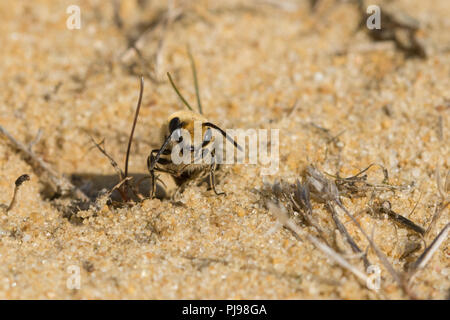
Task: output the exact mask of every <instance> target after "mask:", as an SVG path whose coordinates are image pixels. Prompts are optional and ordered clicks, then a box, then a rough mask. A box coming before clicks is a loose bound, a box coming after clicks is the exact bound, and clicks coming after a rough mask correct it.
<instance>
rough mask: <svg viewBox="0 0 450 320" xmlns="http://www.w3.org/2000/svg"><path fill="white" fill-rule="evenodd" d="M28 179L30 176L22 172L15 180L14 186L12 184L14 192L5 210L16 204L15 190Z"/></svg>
mask: <svg viewBox="0 0 450 320" xmlns="http://www.w3.org/2000/svg"><path fill="white" fill-rule="evenodd" d="M29 180H30V176H29V175H27V174H23V175H21V176H20V177H18V178H17V180H16V182H15V186H14V193H13V196H12V199H11V202H10V204H9V206H8V208H6V212H8V211H10V210H11V209H12V208H13V207H14V205H15V204H16V196H17V192H18V191H19V188H20V186H21V185H22V184H23V183H24V182H25V181H29Z"/></svg>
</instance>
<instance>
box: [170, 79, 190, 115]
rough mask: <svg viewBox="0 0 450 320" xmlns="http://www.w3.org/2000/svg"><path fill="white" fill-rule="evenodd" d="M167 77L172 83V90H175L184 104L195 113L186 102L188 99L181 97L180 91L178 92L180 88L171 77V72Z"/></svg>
mask: <svg viewBox="0 0 450 320" xmlns="http://www.w3.org/2000/svg"><path fill="white" fill-rule="evenodd" d="M167 77H168V78H169V81H170V84H171V85H172V88H173V89H174V90H175V92H176V93H177V95H178V97H179V98H180V99H181V101H183V103H184V104H185V105H186V107H188V109H189V110H191V111H193V112H194V110H193V109H192V107H191V106H190V105H189V103H188V102H187V101H186V99H185V98H184V97H183V96H182V95H181V93H180V91H178V88H177V86H176V85H175V83H174V82H173V80H172V77H171V76H170V73H169V72H167Z"/></svg>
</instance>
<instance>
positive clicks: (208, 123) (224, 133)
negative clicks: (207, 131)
mask: <svg viewBox="0 0 450 320" xmlns="http://www.w3.org/2000/svg"><path fill="white" fill-rule="evenodd" d="M203 126H205V127H211V128H213V129H216V130H217V131H219V132H220V133H221V134H222V135H223V136H224V137H225V138H227V140H228V141H230V142H231V143H232V144H233V145H234V146H235V147H236V148H238V149H239V150H240V151H243V149H242V147H241V146H240V145H238V143H237V142H236V141H235V140H234V139H233V138H231V137H230V136H229V135H228V134H227V133H226V132H225V131H224V130H222V129H221V128H219V127H218V126H216V125H215V124H214V123H211V122H205V123H203Z"/></svg>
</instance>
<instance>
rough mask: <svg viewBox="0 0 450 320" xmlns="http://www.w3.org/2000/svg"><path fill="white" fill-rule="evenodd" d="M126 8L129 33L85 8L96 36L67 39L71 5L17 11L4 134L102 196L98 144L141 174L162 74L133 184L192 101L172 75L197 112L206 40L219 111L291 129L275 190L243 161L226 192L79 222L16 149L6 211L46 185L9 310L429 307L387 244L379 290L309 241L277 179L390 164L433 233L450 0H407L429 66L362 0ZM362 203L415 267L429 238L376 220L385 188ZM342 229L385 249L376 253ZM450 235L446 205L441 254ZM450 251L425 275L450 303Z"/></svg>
mask: <svg viewBox="0 0 450 320" xmlns="http://www.w3.org/2000/svg"><path fill="white" fill-rule="evenodd" d="M122 2H123V3H122V5H121V7H120V9H119V10H118V13H119V16H120V21H118V19H117V18H115V14H114V6H113V5H112V4H110V3H107V2H104V1H94V0H92V1H77V2H76V4H77V5H79V7H80V9H81V29H74V30H70V29H68V28H67V26H66V20H67V18H68V17H69V14H67V13H66V8H67V7H68V6H69V5H71V4H73V3H72V1H43V0H42V1H33V2H29V1H13V2H8V1H1V2H0V43H1V47H2V50H0V61H1V72H0V88H1V89H0V125H1V126H2V127H4V128H5V129H6V130H8V132H10V133H11V134H12V135H13V136H14V137H15V138H16V139H17V140H18V141H21V142H23V143H24V144H26V145H29V144H32V150H33V152H34V153H35V154H36V155H37V156H38V157H40V158H41V159H42V160H43V161H45V162H46V163H48V164H49V165H50V166H51V167H52V168H53V169H54V170H55V171H57V172H59V173H61V174H63V175H64V176H66V177H67V178H68V179H72V181H73V182H74V183H75V184H77V185H78V186H81V188H82V189H83V190H84V191H86V192H87V193H88V194H90V195H91V196H92V195H95V191H96V190H97V191H98V190H99V189H100V188H110V187H111V186H112V185H114V183H115V182H117V180H115V179H117V178H116V173H115V171H114V169H113V168H112V167H111V165H110V162H109V160H108V159H107V158H106V157H104V156H103V155H102V154H101V153H100V152H99V151H98V150H96V149H95V147H93V144H92V141H91V140H90V138H89V136H92V137H93V138H94V139H95V140H96V141H101V140H102V139H104V141H105V147H106V150H107V152H108V153H109V154H110V155H111V156H112V157H113V158H114V159H115V160H116V161H117V162H118V163H119V165H120V166H121V167H123V162H124V158H125V152H126V145H127V140H128V135H129V131H130V129H131V123H132V119H133V114H134V109H135V105H136V101H137V98H138V94H139V77H138V75H139V74H141V73H143V74H144V75H145V91H144V96H143V104H142V110H141V114H140V117H139V121H138V125H137V128H136V132H135V139H134V141H133V147H132V153H131V159H130V171H131V172H132V174H135V175H141V176H144V175H146V174H147V173H148V171H147V167H146V159H147V156H148V154H149V152H150V150H151V149H154V148H158V147H159V145H158V143H159V138H158V137H159V128H160V126H161V125H162V124H163V122H164V121H165V120H166V119H167V117H168V116H169V115H170V114H171V113H172V112H175V111H178V110H181V109H183V108H184V107H183V106H182V104H181V103H180V101H179V100H178V98H177V96H176V94H175V93H174V92H173V89H172V88H171V87H170V85H169V83H168V81H167V80H166V77H165V73H166V72H167V71H170V72H171V73H172V75H173V76H174V79H175V80H176V82H177V85H178V87H179V88H180V90H181V91H182V92H183V94H184V95H185V96H186V99H187V100H188V101H191V103H192V104H195V103H194V102H195V91H194V85H193V80H192V73H191V67H190V62H189V58H188V55H187V49H186V46H187V45H189V46H190V48H191V51H192V54H193V56H194V58H195V61H196V66H197V72H198V79H199V83H200V90H201V97H202V102H203V109H204V114H205V116H206V117H207V118H208V119H210V120H211V122H214V123H217V124H219V125H220V126H221V127H223V128H243V129H280V133H279V137H280V149H279V150H280V163H279V170H278V172H277V173H276V174H274V175H270V176H265V177H263V176H261V174H260V171H261V165H252V164H246V165H227V166H225V167H224V168H222V169H221V173H220V174H219V176H218V186H217V187H218V189H220V190H223V191H225V192H226V193H227V194H226V196H215V195H214V193H213V192H212V191H211V190H208V188H207V185H205V184H203V185H191V186H189V187H188V188H186V190H185V191H184V192H183V193H182V194H181V199H180V201H179V202H174V201H170V200H167V199H162V200H160V199H145V200H143V201H141V202H139V203H134V204H132V205H130V206H125V207H122V208H120V207H114V206H108V205H106V202H105V201H103V202H98V206H97V208H94V207H91V208H90V209H86V208H82V209H84V210H81V211H78V212H75V213H73V211H69V212H72V213H70V214H67V210H65V209H64V208H63V206H64V205H66V204H67V201H69V200H70V199H69V200H67V199H66V200H60V199H56V200H55V199H52V192H51V189H50V188H49V187H48V186H47V185H46V181H47V180H48V179H46V177H45V175H43V174H42V172H39V171H36V170H34V169H33V168H32V166H30V165H29V161H27V159H26V158H25V157H23V156H22V155H21V154H20V153H18V152H17V150H15V149H14V148H12V146H11V144H10V143H9V142H8V140H7V139H6V138H1V141H0V166H1V172H0V177H1V178H0V188H1V189H0V190H1V192H0V203H1V204H3V205H4V206H7V205H8V204H9V202H10V200H11V197H12V194H13V189H14V181H15V180H16V178H17V177H19V176H20V175H21V174H24V173H27V174H29V175H30V178H31V179H30V181H28V182H25V183H24V184H23V186H22V187H21V188H20V190H19V191H18V194H17V203H16V205H15V206H14V207H13V208H12V209H11V210H10V211H8V212H6V210H5V208H3V207H2V211H1V213H0V262H1V263H0V298H1V299H30V298H31V299H408V298H410V297H409V296H408V295H406V294H405V292H404V291H403V290H402V289H401V288H400V287H399V286H398V285H397V283H396V282H395V281H394V280H393V278H392V276H391V275H390V274H389V273H388V272H387V271H386V269H385V268H384V267H382V265H381V263H379V261H378V260H377V257H376V255H375V254H374V252H373V250H369V251H368V252H369V258H370V259H371V261H373V262H374V263H376V264H377V265H379V267H380V268H381V269H380V270H381V289H380V290H379V291H375V290H371V289H368V288H367V286H366V285H365V284H364V283H362V282H361V281H360V280H358V279H357V278H356V277H355V276H354V275H352V274H351V273H350V272H349V271H347V270H345V269H343V268H342V267H340V266H338V265H336V264H335V263H334V262H333V261H332V260H331V259H330V258H329V257H327V256H326V255H324V254H323V253H322V252H321V251H319V250H317V248H316V247H315V246H314V245H313V244H312V243H311V242H309V241H308V240H307V239H304V238H302V239H297V238H296V237H295V236H294V235H293V234H292V233H291V232H290V231H289V230H287V229H285V228H276V226H277V220H276V218H275V217H274V216H273V215H272V214H271V213H270V212H269V211H268V209H267V200H268V196H267V192H266V191H267V190H266V189H265V188H266V187H265V185H264V183H266V184H269V183H273V182H274V181H277V180H281V179H282V180H283V181H286V182H287V183H294V182H295V180H296V179H298V178H300V177H301V175H302V172H303V171H304V169H305V168H306V166H307V165H308V164H312V165H314V166H316V167H317V168H320V170H322V171H324V172H329V173H333V174H334V173H336V172H337V170H338V169H339V173H340V175H341V176H344V177H345V176H350V175H353V174H356V173H357V172H358V171H359V170H361V169H364V168H365V167H367V166H369V165H370V164H371V163H377V164H381V165H383V166H384V167H385V168H386V169H387V170H388V171H389V182H390V183H391V184H393V185H409V186H411V187H410V188H408V189H407V190H405V191H402V192H395V193H392V192H385V193H383V194H382V196H383V197H384V198H385V199H386V200H389V201H390V202H391V204H392V208H393V210H395V212H397V213H399V214H402V215H404V216H405V217H408V218H409V219H410V220H412V221H414V222H415V223H417V224H418V225H421V226H423V227H424V228H427V227H428V226H429V224H430V222H431V219H432V217H433V214H434V210H435V207H436V205H438V204H439V203H440V202H441V201H442V197H441V196H440V194H439V190H438V187H437V183H436V171H437V169H438V168H439V172H440V176H441V180H442V181H445V177H446V175H447V173H448V172H449V168H450V157H449V144H448V139H449V133H448V126H449V119H450V118H449V112H450V33H449V32H448V30H450V20H449V17H450V2H449V1H446V0H435V1H432V2H431V1H419V0H414V1H412V0H409V1H406V0H403V1H395V3H394V4H395V8H396V10H401V11H404V12H406V13H407V14H409V15H411V16H413V17H415V18H416V19H417V20H418V21H420V24H421V29H420V31H418V34H417V37H418V38H419V39H420V41H422V42H423V45H424V47H425V48H426V50H427V58H426V59H421V58H414V57H413V58H407V57H406V56H405V55H404V53H403V52H401V51H400V50H398V49H397V48H395V46H394V45H393V43H392V41H387V42H374V41H373V39H371V38H370V37H369V36H368V34H367V32H366V30H364V28H363V29H360V28H358V24H359V21H360V20H359V19H360V18H359V13H358V11H357V9H356V6H354V5H353V4H351V3H347V2H338V1H328V0H323V1H320V2H319V4H318V6H317V7H316V9H315V11H314V12H312V11H311V9H310V7H309V4H308V2H307V1H298V2H294V1H291V2H287V1H282V2H281V3H283V4H284V5H281V6H280V5H274V4H268V2H261V1H260V2H258V1H195V2H189V1H174V2H173V3H172V7H171V10H170V14H171V15H172V16H173V17H174V19H172V20H173V21H171V23H169V24H168V25H167V27H166V29H164V26H163V24H162V23H159V24H158V21H160V20H158V19H162V18H161V16H164V14H165V12H166V10H167V4H166V3H165V2H163V1H148V4H147V5H145V3H146V1H139V2H140V3H144V5H142V6H140V5H139V4H138V1H122ZM381 4H382V5H383V3H381ZM382 8H383V7H382ZM158 17H159V18H158ZM152 21H153V22H155V23H154V27H153V28H151V29H149V30H150V31H148V32H147V34H146V35H144V36H142V37H141V38H139V39H140V40H139V41H138V43H139V49H140V53H141V56H142V58H139V57H138V56H137V55H136V54H135V53H134V52H132V51H131V53H130V50H128V51H127V48H128V45H129V43H130V39H131V40H133V39H137V38H138V37H139V35H140V34H142V32H143V30H146V28H148V27H149V26H151V23H152ZM161 39H163V40H161ZM124 53H126V54H125V56H124ZM150 77H151V78H153V80H151V79H150ZM294 106H296V107H295V108H293V107H294ZM319 128H325V129H326V130H328V131H325V130H323V129H319ZM336 136H338V137H337V138H336V139H334V140H333V139H331V140H330V137H336ZM368 177H369V180H371V181H381V180H382V178H383V175H382V173H381V171H380V170H379V169H377V168H371V169H370V170H369V171H368ZM444 192H447V193H446V194H447V197H448V192H449V190H444ZM447 199H448V198H447ZM343 201H344V203H345V205H346V206H347V208H348V209H349V210H350V211H351V212H353V213H355V214H356V215H357V219H358V221H359V223H361V225H362V226H363V228H365V230H367V231H368V232H369V233H372V232H373V239H374V241H375V242H376V243H377V244H378V245H379V247H380V249H381V250H382V251H383V252H384V254H385V255H386V256H387V258H388V260H389V261H390V262H391V263H392V265H393V266H394V268H395V269H396V270H398V271H399V272H404V271H405V269H406V268H407V265H408V263H410V262H411V261H414V260H415V259H417V257H418V256H419V255H420V254H421V253H422V252H423V249H424V246H423V241H422V240H421V239H420V237H418V236H417V235H416V234H415V233H414V232H412V231H411V230H409V229H406V228H404V227H400V226H398V225H396V224H395V223H393V221H392V220H390V219H389V218H387V217H385V216H382V217H373V216H371V215H369V214H367V213H361V212H362V211H363V209H364V208H366V207H367V206H368V204H369V201H370V194H369V195H367V196H366V197H361V198H355V199H344V200H343ZM447 201H448V200H447ZM61 203H63V204H62V205H61ZM414 208H415V209H414ZM413 209H414V210H413ZM313 210H314V215H315V217H316V218H317V219H318V220H319V221H320V225H321V226H322V227H323V228H324V229H326V230H327V234H328V236H329V237H330V239H334V243H335V244H333V246H334V248H335V250H338V251H339V252H341V253H342V254H343V255H344V256H346V257H349V261H351V262H352V263H354V264H355V265H356V266H357V267H358V268H360V269H361V270H362V271H364V267H363V265H362V264H361V262H360V259H358V258H357V257H352V254H353V253H352V252H351V250H350V249H349V248H348V246H346V245H345V244H342V243H343V241H342V239H341V237H340V236H339V235H338V233H337V231H336V226H335V225H334V224H333V221H332V219H331V216H330V213H329V212H328V211H327V210H326V208H325V206H324V205H323V204H321V203H319V202H313ZM342 220H343V221H344V222H345V223H346V224H345V225H346V227H347V228H348V230H349V232H350V233H351V234H352V235H353V236H354V237H355V241H356V242H357V243H358V244H359V245H360V246H361V247H362V248H364V249H366V247H367V246H368V242H367V240H366V239H364V237H362V236H361V234H360V233H359V232H358V231H357V229H356V227H355V226H354V225H353V224H352V223H351V222H350V221H349V219H348V218H346V217H344V216H343V217H342ZM448 222H449V214H448V208H447V209H446V210H444V211H443V213H442V215H441V217H440V219H439V220H438V221H437V223H436V225H435V227H434V228H433V230H432V231H431V233H430V234H429V235H428V236H427V237H426V238H425V242H426V243H427V244H430V242H431V240H432V239H433V238H434V237H435V236H436V235H437V234H438V232H439V231H440V230H441V229H442V228H443V227H444V226H445V225H446V224H447V223H448ZM300 226H301V227H302V228H303V229H304V230H306V232H308V233H310V234H313V235H316V234H317V233H316V231H315V230H314V228H312V227H309V226H306V225H305V224H302V223H300ZM418 245H420V247H419V249H418V250H416V251H415V252H412V253H410V254H405V253H407V252H408V251H411V250H410V248H411V247H415V246H418ZM448 248H449V241H448V239H446V240H445V241H444V242H443V244H442V245H441V246H440V247H439V249H438V250H437V251H436V253H435V254H434V255H433V257H432V259H431V260H430V261H429V262H428V264H427V266H426V268H425V269H424V270H421V271H420V272H418V273H417V275H416V277H415V278H414V279H413V280H412V282H411V291H412V292H414V293H415V295H416V296H417V297H418V298H421V299H444V298H446V297H448V295H449V287H450V281H449V277H450V266H449V250H448ZM77 275H79V277H78V278H77ZM74 277H75V278H74ZM78 280H79V281H78ZM78 284H79V286H78Z"/></svg>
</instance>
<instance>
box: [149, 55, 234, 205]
mask: <svg viewBox="0 0 450 320" xmlns="http://www.w3.org/2000/svg"><path fill="white" fill-rule="evenodd" d="M189 58H190V60H191V66H192V72H193V77H194V84H195V92H196V96H197V104H198V110H199V112H195V111H194V110H193V109H192V107H191V106H190V105H189V103H188V102H187V101H186V99H185V98H184V97H183V96H182V95H181V93H180V91H179V90H178V88H177V87H176V85H175V83H174V82H173V80H172V77H171V76H170V73H167V77H168V78H169V81H170V83H171V85H172V87H173V89H174V90H175V92H176V93H177V95H178V97H179V98H180V100H181V101H182V102H183V104H184V105H185V106H186V107H187V108H188V109H189V110H182V111H177V112H175V113H173V114H171V115H170V116H169V118H168V119H167V121H166V122H165V123H164V124H163V125H162V127H161V147H160V148H158V149H153V150H152V151H151V152H150V155H149V156H148V158H147V167H148V170H149V172H150V178H151V182H152V184H151V185H152V189H151V191H150V198H153V197H154V196H155V192H156V177H155V172H162V173H168V174H170V175H171V176H172V177H173V179H174V181H175V183H176V184H177V186H178V190H177V192H180V191H182V190H183V189H184V187H185V185H186V184H187V183H188V182H189V181H193V180H195V179H200V178H207V177H208V175H209V184H210V187H211V188H212V189H213V191H214V193H215V194H216V195H222V194H225V193H224V192H218V191H217V189H216V181H215V171H216V169H217V168H218V166H219V165H220V161H218V160H220V159H221V158H219V159H218V155H217V153H216V151H217V150H218V149H217V148H218V145H219V144H220V142H222V139H218V135H221V136H222V137H221V138H223V137H224V138H226V140H228V141H229V142H231V143H232V144H233V145H234V148H237V149H238V150H240V151H242V148H241V146H239V145H238V144H237V142H236V141H235V140H234V139H233V138H231V137H230V136H229V135H228V134H227V133H226V132H225V131H224V130H222V129H221V128H220V127H219V126H217V125H215V124H214V123H212V122H209V121H208V120H207V119H206V118H205V117H204V116H203V113H202V106H201V101H200V94H199V89H198V80H197V74H196V69H195V63H194V60H193V58H192V55H191V54H190V52H189ZM194 129H195V130H194ZM198 132H200V133H201V137H200V139H197V137H196V134H197V135H198ZM199 136H200V135H199ZM181 158H182V159H184V161H182V162H181V161H180V159H181ZM199 159H200V160H205V159H206V161H197V160H199Z"/></svg>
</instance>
